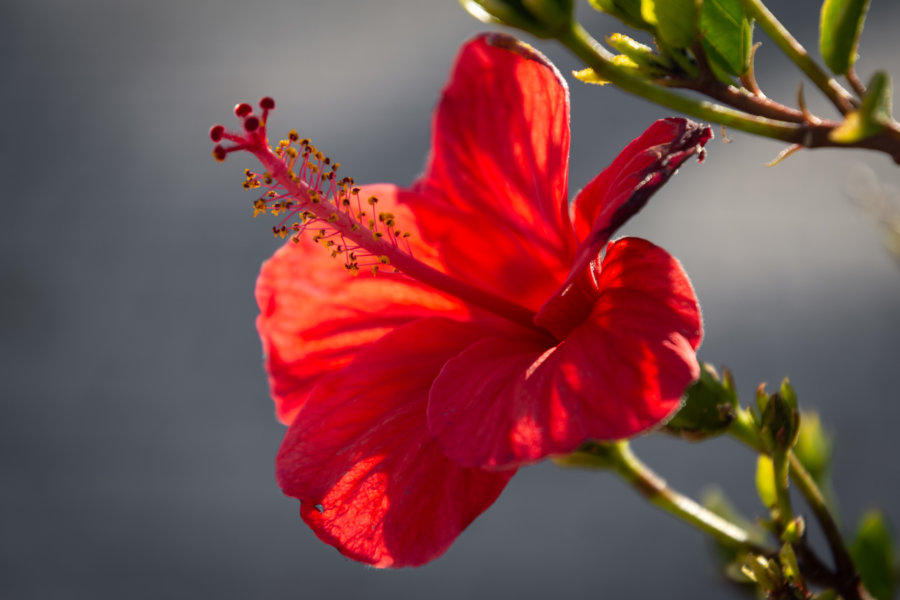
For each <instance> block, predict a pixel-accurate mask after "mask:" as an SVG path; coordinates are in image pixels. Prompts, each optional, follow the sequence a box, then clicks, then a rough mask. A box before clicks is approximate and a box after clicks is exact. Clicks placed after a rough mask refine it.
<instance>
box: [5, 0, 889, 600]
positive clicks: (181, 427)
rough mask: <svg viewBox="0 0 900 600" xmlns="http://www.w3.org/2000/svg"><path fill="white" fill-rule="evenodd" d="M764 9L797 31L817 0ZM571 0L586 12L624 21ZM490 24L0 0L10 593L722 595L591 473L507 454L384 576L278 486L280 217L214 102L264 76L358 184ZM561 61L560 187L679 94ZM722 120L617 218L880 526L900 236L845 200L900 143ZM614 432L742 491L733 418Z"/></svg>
mask: <svg viewBox="0 0 900 600" xmlns="http://www.w3.org/2000/svg"><path fill="white" fill-rule="evenodd" d="M872 4H873V5H872V7H871V13H870V18H869V22H868V25H867V28H866V32H865V34H864V37H863V44H862V59H861V61H860V66H859V70H860V72H861V74H862V75H863V77H864V78H865V77H867V76H868V74H870V73H871V72H872V70H873V69H874V68H879V67H880V68H886V69H888V70H889V71H891V72H892V73H893V75H894V76H895V77H894V78H895V80H896V79H897V75H898V74H900V73H898V68H900V67H898V63H897V61H896V57H897V53H898V48H900V46H898V44H897V40H896V30H897V26H898V24H900V6H898V5H897V3H894V2H888V1H885V0H881V1H878V0H876V1H875V2H873V3H872ZM771 5H772V8H773V10H774V11H775V12H776V13H777V14H778V15H779V16H780V17H781V18H782V19H783V21H784V22H786V23H787V24H788V25H789V27H791V28H792V29H793V30H794V31H795V33H796V34H797V35H798V36H799V37H800V38H801V40H802V41H803V42H805V43H806V44H807V45H808V46H809V47H811V48H815V46H816V42H815V40H816V37H815V36H816V34H815V26H816V23H817V20H818V14H817V9H818V2H816V1H812V0H809V1H802V2H790V3H788V2H772V3H771ZM579 11H580V14H581V15H582V17H583V19H584V22H585V23H586V24H587V25H588V27H589V29H591V30H592V32H593V33H594V34H595V35H596V36H598V37H600V36H603V35H605V34H608V33H610V32H612V31H615V30H618V29H621V28H620V27H618V26H617V25H616V24H615V23H614V22H612V21H609V20H607V19H605V18H603V17H601V16H598V15H596V14H592V11H590V9H588V8H587V6H586V3H583V5H582V6H580V7H579ZM483 29H484V27H483V26H482V25H480V24H478V23H477V22H475V21H474V20H473V19H472V18H470V17H469V16H468V15H467V14H465V13H464V12H463V11H462V9H460V8H459V6H458V5H457V3H456V2H454V1H453V0H441V1H438V0H428V1H424V0H385V1H382V2H356V1H346V0H331V1H328V2H326V1H312V0H309V1H299V0H291V1H286V0H256V1H254V2H240V1H236V0H216V1H213V0H155V1H154V2H134V1H131V0H119V1H112V0H79V1H78V2H67V1H64V0H28V1H26V0H5V1H4V2H3V3H2V4H0V90H2V93H0V131H2V140H3V141H2V145H0V177H2V181H3V190H2V192H0V194H2V205H0V211H2V215H3V217H2V221H0V290H2V291H0V328H2V329H0V333H2V337H0V374H2V376H0V386H2V387H0V390H2V404H0V415H2V416H0V597H3V598H11V599H18V598H41V599H43V598H67V599H69V598H72V599H74V598H90V599H97V598H154V599H155V598H193V599H196V598H269V597H289V598H301V597H302V598H348V597H353V598H358V599H368V598H391V599H394V598H397V599H401V598H421V597H427V598H434V599H443V598H447V599H450V598H454V599H455V598H460V597H468V598H506V597H510V598H512V597H515V598H519V599H523V600H524V599H529V598H546V597H551V596H553V597H567V598H601V597H608V598H630V597H636V598H659V597H666V598H706V597H719V598H738V597H741V596H740V595H739V594H738V593H737V592H736V591H734V590H733V589H732V588H731V587H729V586H728V585H727V584H726V583H725V582H724V580H723V579H722V578H721V576H720V575H719V574H718V572H717V570H716V568H715V565H714V562H713V561H712V560H711V559H710V554H709V545H708V544H707V540H705V539H704V538H703V536H702V535H701V534H699V533H697V532H695V531H693V530H691V529H689V528H688V527H687V526H685V525H684V524H682V523H680V522H677V521H675V520H673V519H671V518H670V517H669V516H667V515H665V514H662V513H660V512H658V511H657V510H656V509H654V508H652V507H650V506H648V505H647V504H645V503H644V502H643V501H641V500H640V499H639V498H638V496H637V495H636V494H635V493H634V492H633V490H631V489H629V488H627V487H626V486H625V485H624V484H622V483H621V482H620V481H618V480H616V479H615V478H614V477H613V476H611V475H609V474H604V473H587V472H570V471H563V470H561V469H559V468H556V467H554V466H552V465H549V464H547V465H538V466H535V467H530V468H526V469H523V470H522V471H521V472H520V474H519V475H517V477H516V478H515V479H514V480H513V481H512V483H511V484H510V486H509V487H508V489H507V490H506V492H505V493H504V494H503V496H502V497H501V498H500V500H499V501H498V502H497V503H496V504H495V505H494V506H493V507H492V508H491V509H490V510H489V511H488V512H487V513H485V514H484V515H483V516H482V517H481V518H479V519H478V520H477V521H476V522H475V523H474V524H473V525H472V526H471V527H470V528H469V529H468V530H467V531H466V532H465V533H464V534H463V535H462V536H461V537H460V538H459V540H458V541H457V542H456V544H455V545H454V546H453V547H452V548H451V549H450V551H449V552H448V553H447V554H446V555H445V556H444V557H443V558H441V559H439V560H437V561H435V562H434V563H432V564H430V565H428V566H426V567H424V568H421V569H417V570H403V571H393V572H382V571H376V570H373V569H370V568H366V567H363V566H360V565H357V564H355V563H352V562H350V561H348V560H346V559H344V558H343V557H341V556H340V555H339V554H338V553H337V552H335V551H334V550H332V549H331V548H329V547H327V546H324V545H322V544H321V543H320V542H318V541H317V540H316V539H315V537H314V536H313V534H312V533H311V532H310V531H308V530H307V529H306V528H305V527H304V526H303V525H302V523H301V522H300V520H299V517H298V515H297V508H298V506H297V502H296V501H294V500H293V499H290V498H286V497H283V496H282V494H281V493H280V491H279V489H278V487H277V486H276V484H275V481H274V476H273V457H274V454H275V452H276V450H277V447H278V444H279V442H280V439H281V436H282V434H283V431H284V429H283V427H282V426H281V425H279V424H278V423H277V422H276V421H275V419H274V417H273V411H272V406H271V402H270V400H269V398H268V396H267V390H266V381H265V377H264V374H263V371H262V368H261V353H260V347H259V343H258V340H257V338H256V334H255V330H254V317H255V313H256V309H255V304H254V300H253V283H254V279H255V277H256V273H257V270H258V268H259V265H260V263H261V262H262V261H263V260H264V259H265V258H266V257H267V256H268V255H269V254H270V253H271V252H272V251H273V250H274V249H275V248H276V246H277V243H276V241H273V239H272V236H271V234H270V233H269V229H268V228H269V227H270V225H271V224H270V223H268V222H264V221H262V220H256V221H254V220H252V219H251V218H250V206H249V205H250V201H251V200H252V198H251V197H250V196H249V195H247V194H245V193H244V192H243V190H241V188H240V181H241V179H242V176H241V170H242V168H243V166H244V165H243V164H241V162H240V161H239V160H229V161H228V163H226V164H225V165H224V166H223V165H220V164H217V163H215V162H214V161H213V160H212V159H211V158H210V148H211V144H210V143H209V141H208V138H207V129H208V127H209V126H210V125H211V124H213V123H215V122H226V123H229V122H230V114H231V113H230V111H231V107H232V106H233V105H234V104H235V103H236V102H237V101H241V100H248V101H255V100H256V99H258V98H259V97H260V96H262V95H272V96H274V97H275V98H276V100H277V102H278V109H277V111H276V112H275V115H274V117H273V118H272V120H271V127H272V128H273V130H274V131H279V130H284V131H286V130H288V129H290V128H291V127H297V128H298V130H300V131H301V133H302V135H304V136H309V137H312V138H313V139H314V140H315V142H316V143H317V144H318V145H319V146H321V147H323V148H324V149H325V150H326V151H327V152H328V153H329V154H330V155H331V156H334V157H336V158H337V159H338V160H340V162H341V163H342V164H343V165H344V169H342V170H345V171H346V173H348V174H353V175H354V177H355V178H356V179H357V181H362V182H374V181H389V182H397V183H401V184H404V183H408V182H410V181H411V180H412V179H413V178H414V177H415V176H416V175H417V173H418V172H419V171H420V169H421V168H422V166H423V164H424V160H425V155H426V152H427V149H428V144H429V121H430V114H431V110H432V108H433V106H434V103H435V101H436V99H437V97H438V94H439V91H440V88H441V86H442V84H443V82H444V79H445V77H446V74H447V71H448V68H449V66H450V64H451V61H452V59H453V56H454V54H455V51H456V49H457V48H458V47H459V45H460V44H461V43H462V42H463V40H465V39H467V38H468V37H469V36H471V35H472V34H474V33H475V32H477V31H480V30H483ZM758 36H759V37H760V39H762V40H763V41H764V46H763V48H762V50H761V51H760V54H759V58H758V61H757V63H758V65H759V73H760V75H759V79H760V83H761V85H762V86H763V88H764V89H765V90H767V91H768V92H769V93H770V95H773V96H775V97H776V98H778V99H780V100H783V101H786V102H792V99H793V98H794V97H795V93H796V86H797V82H798V81H799V80H800V76H799V74H798V72H797V71H796V70H794V69H791V68H790V65H787V64H786V63H785V61H784V60H782V59H781V58H780V56H779V55H778V53H777V52H776V51H775V48H774V44H772V43H771V42H769V41H768V40H766V39H765V36H764V34H762V33H761V32H758ZM538 47H539V48H540V49H541V50H542V51H545V52H546V53H547V54H548V55H549V56H550V57H551V58H553V59H554V61H556V62H557V64H558V65H559V66H560V68H561V70H562V71H563V72H564V73H565V72H568V71H570V70H571V69H573V68H576V67H577V66H578V65H577V64H576V63H574V62H573V61H572V60H571V59H570V58H569V57H568V56H567V55H566V54H565V53H563V52H561V51H560V50H559V49H557V48H556V47H554V46H553V45H550V44H545V43H541V44H539V45H538ZM571 87H572V98H573V107H572V113H573V119H572V122H573V128H574V134H573V145H572V167H571V189H572V190H573V191H574V190H576V189H578V188H579V187H581V186H582V185H583V184H584V183H585V182H587V181H588V180H589V179H590V178H591V177H592V176H593V175H594V174H595V173H596V172H598V171H599V170H600V169H601V168H602V167H604V166H605V165H606V164H607V163H608V162H609V161H610V160H611V159H612V158H613V157H614V156H615V154H616V152H617V151H618V150H619V149H620V148H621V147H622V146H623V145H624V144H625V143H627V142H628V141H629V140H630V139H631V138H633V137H635V136H636V135H637V134H639V133H640V132H641V131H642V130H643V129H644V128H645V127H646V126H647V125H648V124H649V122H650V121H651V120H652V119H655V118H657V117H660V116H667V115H668V114H669V111H666V110H664V109H660V108H658V107H655V106H653V105H650V104H648V103H646V102H644V101H643V100H639V99H634V98H632V97H629V96H626V95H624V94H623V93H621V92H619V91H618V90H615V89H612V88H599V87H588V86H584V85H582V84H580V83H578V82H575V81H573V82H572V84H571ZM809 87H810V86H807V96H808V97H810V98H815V96H816V94H815V93H814V92H813V91H812V90H810V89H809ZM811 104H812V106H813V107H814V108H816V109H820V110H821V112H822V114H824V115H828V116H831V115H832V113H831V112H830V111H829V110H828V107H827V106H826V105H825V104H824V103H823V102H821V101H819V100H817V99H816V100H813V101H812V102H811ZM716 132H717V140H716V141H714V142H712V143H711V144H710V145H709V159H708V161H707V162H705V163H704V164H702V165H697V164H696V163H693V162H692V163H690V164H688V165H686V166H685V167H684V168H683V169H682V172H681V173H680V174H679V175H678V176H677V177H676V178H675V179H674V180H673V181H672V182H671V183H670V184H669V185H668V186H667V187H666V188H665V189H664V190H663V191H661V192H660V193H659V194H658V195H657V196H656V198H655V199H654V200H653V202H652V203H651V205H650V207H649V208H648V209H647V210H645V211H644V212H643V213H642V214H640V215H639V216H638V217H637V218H635V219H634V220H633V221H632V222H631V223H630V224H629V225H628V227H627V233H631V234H635V235H641V236H644V237H647V238H649V239H652V240H653V241H655V242H656V243H659V244H661V245H663V246H664V247H666V248H667V249H668V250H669V251H671V252H672V253H673V254H675V255H676V256H678V257H679V258H680V259H681V261H682V262H683V264H684V265H685V267H686V269H687V270H688V272H689V273H690V274H691V276H692V278H693V281H694V284H695V286H696V288H697V291H698V294H699V297H700V298H701V301H702V302H703V308H704V316H705V324H706V331H707V334H706V339H705V342H704V345H703V347H702V348H701V357H702V358H703V359H704V360H707V361H711V362H714V363H716V364H719V365H721V364H726V365H728V366H729V367H731V368H732V369H733V370H734V372H735V374H736V377H737V381H738V384H739V386H740V390H741V392H742V394H743V396H744V400H745V401H746V400H748V399H749V398H751V397H752V396H751V393H752V391H753V390H754V389H755V387H756V385H757V384H758V383H760V382H762V381H768V382H770V384H775V385H777V383H778V382H779V381H780V379H781V378H782V377H784V376H785V375H789V376H790V377H791V379H792V382H793V383H794V385H795V387H796V389H797V391H798V393H799V395H800V399H801V402H802V403H803V404H804V405H805V406H807V407H815V408H816V409H818V410H819V411H820V412H821V414H822V417H823V419H824V421H825V423H826V424H827V425H828V426H829V427H830V428H831V429H832V430H833V432H834V434H835V437H836V440H837V454H836V456H835V460H834V480H835V483H836V486H837V488H838V491H839V496H840V506H841V509H842V512H843V515H844V521H845V525H846V526H848V527H852V526H853V525H854V524H855V522H856V520H857V519H858V518H859V515H860V514H861V513H862V512H863V511H864V510H865V509H867V508H869V507H873V506H880V507H883V508H884V509H886V511H887V513H888V515H889V517H890V518H891V519H892V520H893V522H894V523H895V524H896V523H898V522H900V512H898V506H900V470H898V467H897V458H898V450H897V445H896V438H895V436H896V431H897V423H898V420H900V402H898V400H900V398H898V391H897V389H898V387H897V384H896V378H897V371H898V369H900V360H898V359H900V351H898V342H900V264H898V262H897V261H896V258H895V257H893V256H892V255H891V254H890V253H889V252H888V251H887V250H886V248H885V245H884V244H883V243H882V242H883V240H882V239H881V238H880V234H879V230H878V227H877V225H876V223H875V221H874V219H873V217H872V216H871V215H870V214H868V213H867V212H866V211H865V210H861V209H860V208H859V207H858V206H857V205H855V204H854V203H853V202H851V201H850V199H849V198H850V197H851V196H854V197H857V198H858V199H859V198H863V199H866V198H868V199H872V198H877V197H879V195H891V194H892V193H893V194H896V191H895V188H892V186H897V185H898V182H900V169H898V167H896V166H895V165H893V164H892V163H891V162H890V161H889V160H888V159H887V158H885V157H883V156H881V155H877V154H873V153H865V152H847V151H840V152H839V151H814V152H802V153H800V154H798V155H795V156H793V157H791V158H789V159H788V160H787V161H786V162H784V163H783V164H782V165H780V166H778V167H775V168H766V167H765V166H764V163H765V162H767V161H768V160H769V159H771V158H772V157H773V156H774V155H775V154H776V153H777V152H778V151H779V150H780V149H781V147H780V146H779V145H778V144H776V143H772V142H769V141H764V140H758V139H752V138H750V137H747V136H744V135H741V134H739V133H736V132H729V137H730V138H731V139H732V141H731V143H728V144H725V143H722V136H721V135H720V131H719V129H718V128H716ZM848 185H849V186H851V187H852V188H853V190H852V192H851V193H848V191H847V187H848ZM635 449H636V451H637V452H638V453H639V454H640V455H641V456H642V457H643V458H645V459H646V460H647V461H648V462H649V463H651V464H652V465H653V466H654V467H655V468H656V469H657V470H658V471H659V472H660V474H662V475H663V476H664V477H666V478H667V479H668V480H669V482H670V483H671V484H673V485H674V486H675V487H677V488H679V489H681V490H683V491H685V492H687V493H689V494H692V495H699V494H700V493H702V491H703V490H704V489H706V488H707V487H708V486H710V485H711V484H714V483H716V484H718V485H720V486H721V487H722V488H723V489H724V490H725V491H726V493H727V494H728V495H729V496H730V497H731V498H732V500H733V501H734V502H735V503H736V504H737V505H738V506H740V507H741V508H742V509H744V510H746V511H747V512H748V513H750V514H758V513H759V511H760V507H759V504H758V500H757V499H756V495H755V492H754V489H753V486H752V477H753V465H754V458H753V456H752V455H751V454H750V453H749V452H748V451H745V450H744V449H743V448H741V447H739V446H738V445H737V444H736V443H735V442H732V441H730V440H715V441H711V442H707V443H704V444H702V445H690V444H687V443H685V442H681V441H678V440H673V439H669V438H664V437H662V436H651V437H647V438H645V439H640V440H637V441H636V443H635Z"/></svg>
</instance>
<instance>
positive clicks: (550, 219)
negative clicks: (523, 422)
mask: <svg viewBox="0 0 900 600" xmlns="http://www.w3.org/2000/svg"><path fill="white" fill-rule="evenodd" d="M568 153H569V99H568V88H567V87H566V84H565V81H564V80H563V79H562V77H561V76H560V74H559V72H558V71H557V70H556V69H555V68H554V67H553V66H552V65H551V64H550V62H549V61H548V60H547V59H546V58H544V57H543V56H541V55H540V54H539V53H538V52H537V51H535V50H533V49H532V48H530V47H529V46H526V45H525V44H523V43H522V42H519V41H517V40H515V38H512V37H510V36H506V35H502V34H487V35H482V36H480V37H478V38H475V39H474V40H472V41H471V42H469V43H468V44H467V45H465V46H464V47H463V49H462V51H461V52H460V55H459V57H458V58H457V61H456V65H455V68H454V70H453V72H452V74H451V76H450V80H449V82H448V83H447V86H446V87H445V89H444V92H443V96H442V98H441V101H440V104H439V105H438V109H437V113H436V117H435V121H434V125H433V143H432V152H431V157H430V160H429V164H428V167H427V169H426V172H425V175H423V177H422V178H421V180H420V181H419V182H418V184H417V186H416V189H417V190H418V191H421V192H422V193H423V195H426V196H428V197H429V202H428V203H426V204H421V205H419V204H417V205H416V206H415V207H414V209H415V211H416V214H417V216H419V217H420V224H421V227H422V230H423V232H424V233H425V235H426V237H427V239H429V240H431V241H432V242H433V243H434V244H436V245H437V246H438V247H439V249H440V250H441V254H442V257H443V259H444V260H445V262H446V264H447V265H448V268H449V269H450V272H451V273H454V274H455V275H457V276H460V277H464V278H466V279H468V280H470V281H472V282H473V283H475V284H476V285H479V286H481V287H483V288H485V289H488V290H490V291H492V292H494V293H496V294H499V295H501V296H505V297H507V298H509V299H514V300H516V301H517V302H519V303H520V304H523V305H525V306H528V307H530V308H534V309H536V308H538V307H539V306H540V305H541V304H542V303H543V301H544V300H546V298H547V297H548V296H549V295H550V294H551V293H553V291H554V290H555V289H556V288H558V287H559V284H560V283H561V282H562V280H563V279H564V278H565V275H566V274H567V273H568V270H569V266H570V262H571V257H572V252H573V250H574V246H575V240H574V238H573V236H572V232H571V226H570V222H569V217H568V208H567V202H568V199H567V177H568V175H567V170H568Z"/></svg>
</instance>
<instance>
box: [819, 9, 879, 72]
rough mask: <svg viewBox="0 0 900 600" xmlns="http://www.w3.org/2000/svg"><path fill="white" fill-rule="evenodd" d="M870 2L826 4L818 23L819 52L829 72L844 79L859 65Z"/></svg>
mask: <svg viewBox="0 0 900 600" xmlns="http://www.w3.org/2000/svg"><path fill="white" fill-rule="evenodd" d="M868 9H869V0H825V1H824V2H823V3H822V18H821V20H820V21H819V50H820V51H821V52H822V58H823V59H825V64H826V65H828V68H829V69H831V70H832V71H834V73H835V74H837V75H844V74H845V73H846V72H847V71H848V70H849V69H850V67H851V66H853V63H854V62H856V51H857V47H858V46H859V35H860V34H861V33H862V29H863V23H864V22H865V20H866V11H867V10H868Z"/></svg>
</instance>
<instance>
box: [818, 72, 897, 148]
mask: <svg viewBox="0 0 900 600" xmlns="http://www.w3.org/2000/svg"><path fill="white" fill-rule="evenodd" d="M891 97H892V92H891V78H890V76H888V74H887V73H885V72H884V71H877V72H876V73H875V75H873V76H872V80H871V81H870V82H869V87H868V88H867V91H866V95H865V96H864V97H863V99H862V104H861V105H860V107H859V108H858V109H857V110H854V111H853V112H851V113H848V114H847V116H846V117H844V122H843V123H841V124H840V125H839V126H837V127H836V128H835V129H834V130H832V132H831V133H830V134H828V137H829V138H830V139H831V140H833V141H835V142H840V143H843V144H853V143H856V142H858V141H860V140H864V139H866V138H867V137H871V136H873V135H875V134H877V133H879V132H880V131H882V130H883V129H884V128H885V126H887V125H888V124H889V123H890V122H891V121H892V120H893V117H892V116H891V101H892V100H891Z"/></svg>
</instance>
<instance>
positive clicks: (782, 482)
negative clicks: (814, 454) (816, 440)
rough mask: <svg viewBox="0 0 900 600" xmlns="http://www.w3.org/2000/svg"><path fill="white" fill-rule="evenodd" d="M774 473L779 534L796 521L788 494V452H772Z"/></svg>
mask: <svg viewBox="0 0 900 600" xmlns="http://www.w3.org/2000/svg"><path fill="white" fill-rule="evenodd" d="M772 471H773V472H774V474H775V508H776V510H777V518H776V522H777V523H778V527H779V533H781V532H783V531H784V528H785V527H787V525H788V523H790V522H791V521H792V520H793V519H794V511H793V509H792V508H791V496H790V494H789V493H788V482H789V479H788V473H789V472H790V469H789V468H788V452H786V451H784V450H776V451H774V452H772Z"/></svg>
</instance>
